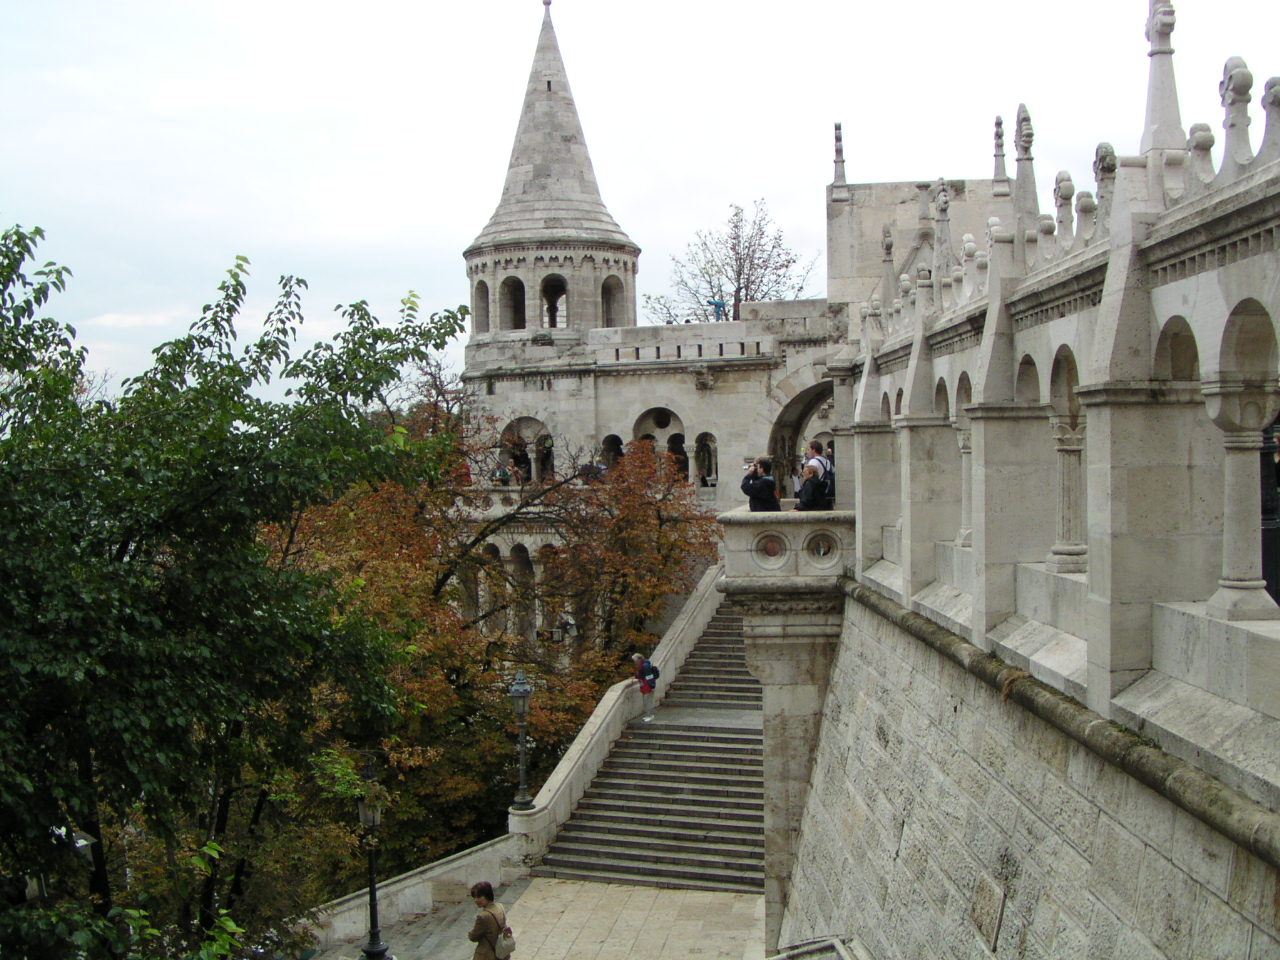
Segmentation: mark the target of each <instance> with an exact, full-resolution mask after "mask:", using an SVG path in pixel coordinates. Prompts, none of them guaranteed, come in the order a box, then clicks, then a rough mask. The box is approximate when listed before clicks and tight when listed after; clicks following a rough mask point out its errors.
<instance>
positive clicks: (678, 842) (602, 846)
mask: <svg viewBox="0 0 1280 960" xmlns="http://www.w3.org/2000/svg"><path fill="white" fill-rule="evenodd" d="M580 848H592V849H596V850H614V851H626V853H625V854H623V855H621V856H619V859H627V858H630V857H635V858H636V859H643V858H645V857H646V856H647V855H648V854H654V855H663V854H687V853H689V851H690V850H692V849H697V850H700V851H702V852H703V853H704V854H706V856H708V857H710V858H711V859H713V860H717V859H718V860H743V861H746V862H748V863H760V862H761V861H762V860H763V859H764V845H763V844H760V845H754V844H750V843H740V842H738V841H736V840H734V839H732V838H723V837H718V838H715V839H712V838H711V837H704V838H703V839H702V840H701V841H699V842H698V845H697V847H696V848H694V847H692V846H691V845H690V844H689V843H688V841H687V840H685V839H683V838H681V837H677V836H673V837H655V836H649V835H644V836H640V835H637V834H629V833H616V832H615V833H610V832H607V831H596V830H591V829H588V828H584V827H575V828H571V829H570V828H566V829H565V830H564V831H563V832H562V833H561V834H560V836H559V837H557V838H556V852H557V853H568V852H569V851H570V849H580Z"/></svg>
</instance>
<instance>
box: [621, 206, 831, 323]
mask: <svg viewBox="0 0 1280 960" xmlns="http://www.w3.org/2000/svg"><path fill="white" fill-rule="evenodd" d="M816 259H817V258H816V257H815V258H814V259H813V260H810V261H809V262H808V263H802V262H801V260H800V257H799V255H798V254H797V253H795V251H793V250H792V249H791V248H790V247H788V246H787V244H786V241H785V240H784V239H783V237H782V231H781V230H780V229H778V227H777V226H776V225H775V224H774V222H773V218H772V217H771V216H769V210H768V208H767V207H766V206H765V203H764V201H763V200H757V201H756V202H755V204H754V206H753V207H752V209H751V214H750V215H749V216H748V215H747V213H746V211H744V210H743V209H742V207H740V206H738V205H737V204H736V203H735V204H733V205H731V207H730V213H729V219H728V221H727V222H726V223H725V225H724V229H723V230H718V231H707V230H699V231H698V232H697V233H695V234H694V240H693V242H692V243H690V244H689V245H688V246H687V247H686V248H685V252H684V256H683V257H674V256H673V257H672V258H671V289H672V291H673V292H672V293H671V294H670V295H661V296H655V295H653V294H648V293H646V294H645V295H644V302H645V308H646V310H647V311H648V313H649V316H650V317H651V318H652V319H653V320H654V321H655V322H657V323H682V322H684V321H686V320H694V321H697V322H701V323H705V322H707V321H711V320H740V319H741V316H740V313H741V307H742V304H744V303H753V302H756V301H761V300H793V299H795V298H797V297H799V296H800V294H801V293H802V292H803V291H804V285H805V284H806V283H807V282H808V280H809V273H810V272H811V271H812V270H813V265H814V263H815V262H816ZM716 304H719V307H718V308H717V306H716Z"/></svg>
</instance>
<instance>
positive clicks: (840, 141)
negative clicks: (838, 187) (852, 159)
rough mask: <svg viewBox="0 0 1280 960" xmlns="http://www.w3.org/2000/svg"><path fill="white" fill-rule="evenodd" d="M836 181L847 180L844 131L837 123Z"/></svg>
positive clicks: (842, 181)
mask: <svg viewBox="0 0 1280 960" xmlns="http://www.w3.org/2000/svg"><path fill="white" fill-rule="evenodd" d="M835 176H836V179H835V182H836V183H844V182H845V179H844V177H845V173H844V133H843V132H842V131H841V128H840V124H838V123H837V124H836V174H835Z"/></svg>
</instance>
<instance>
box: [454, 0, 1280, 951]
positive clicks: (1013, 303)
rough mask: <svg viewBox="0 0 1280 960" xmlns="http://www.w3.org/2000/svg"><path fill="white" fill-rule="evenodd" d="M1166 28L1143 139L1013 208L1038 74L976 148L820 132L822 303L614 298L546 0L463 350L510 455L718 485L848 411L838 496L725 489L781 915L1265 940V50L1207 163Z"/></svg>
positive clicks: (470, 260)
mask: <svg viewBox="0 0 1280 960" xmlns="http://www.w3.org/2000/svg"><path fill="white" fill-rule="evenodd" d="M1173 28H1174V12H1173V9H1172V7H1171V5H1170V4H1169V3H1167V2H1165V0H1151V5H1150V16H1149V19H1148V23H1147V37H1148V39H1149V41H1150V60H1149V64H1150V78H1149V93H1148V99H1147V111H1146V117H1145V121H1144V123H1143V124H1142V126H1141V128H1140V129H1138V128H1137V127H1135V145H1136V147H1137V149H1136V152H1133V153H1123V152H1121V153H1117V151H1116V150H1114V149H1113V148H1112V147H1111V146H1109V145H1107V144H1100V145H1099V146H1098V148H1097V154H1096V162H1095V164H1094V169H1093V170H1092V171H1091V172H1090V173H1091V178H1092V179H1093V181H1094V183H1093V184H1092V185H1091V186H1092V189H1091V190H1089V191H1084V190H1078V189H1077V188H1076V184H1075V183H1073V181H1072V179H1071V178H1070V177H1069V176H1067V175H1065V174H1058V175H1057V176H1056V177H1055V180H1054V184H1055V186H1054V208H1053V209H1052V210H1049V211H1043V212H1042V211H1041V209H1040V206H1039V199H1038V194H1037V190H1036V171H1035V164H1034V159H1033V154H1032V151H1033V145H1034V135H1033V131H1032V127H1031V120H1030V116H1029V113H1028V111H1027V110H1026V109H1025V108H1020V109H1019V111H1018V115H1017V117H1016V118H1015V121H1014V123H1013V124H1012V130H1011V132H1012V140H1013V149H1012V153H1013V173H1012V175H1010V174H1009V173H1008V172H1007V167H1006V159H1005V152H1004V145H1003V144H1004V141H1003V130H1002V127H1001V126H1000V125H999V124H998V125H997V129H996V149H995V165H994V169H993V175H992V177H991V178H990V179H968V180H947V181H942V182H938V183H935V184H916V183H914V182H907V183H896V184H863V185H859V184H850V183H847V182H846V176H845V162H844V159H843V157H842V155H841V152H840V147H839V135H838V133H837V151H836V169H835V177H834V182H833V183H832V184H831V185H830V187H829V188H828V223H829V225H830V232H829V253H828V264H829V276H828V298H827V299H826V300H817V301H803V302H800V303H796V304H791V305H788V304H764V305H755V306H753V307H749V308H748V310H747V311H746V313H747V314H748V315H749V316H750V315H751V314H752V311H753V310H754V312H755V314H756V315H757V316H758V319H748V320H745V321H742V322H739V323H720V324H702V325H691V326H687V327H670V326H662V327H651V328H639V327H637V326H636V315H635V272H636V268H637V261H638V255H639V250H638V248H637V246H636V245H635V244H634V243H632V241H631V240H630V239H628V238H627V236H626V235H625V234H624V233H623V232H622V231H621V229H619V228H618V227H617V225H616V224H615V223H614V222H613V221H612V219H611V218H610V217H609V216H608V214H607V211H606V210H605V208H604V206H603V204H602V203H601V201H600V199H599V195H598V191H597V189H596V186H595V179H594V175H593V173H592V170H591V166H590V161H589V159H588V157H587V153H586V148H585V145H584V143H583V140H582V133H581V130H580V127H579V125H578V122H577V118H576V113H575V111H574V108H573V102H572V98H571V96H570V94H569V90H568V84H567V81H566V80H565V77H564V70H563V65H562V64H561V62H560V58H559V54H558V51H557V50H556V46H555V38H554V33H553V31H552V27H551V23H550V18H549V14H548V16H547V19H546V20H545V21H544V24H543V28H542V36H541V38H540V40H539V46H538V54H537V57H536V59H535V63H534V69H533V73H532V75H531V78H530V84H529V88H528V91H527V92H526V101H525V110H524V114H523V115H522V120H521V126H520V130H519V132H518V133H517V138H516V145H515V149H514V150H513V154H512V163H511V170H510V172H509V174H508V180H507V186H506V189H505V191H504V193H503V198H502V201H501V203H500V204H499V207H498V209H497V211H496V212H495V214H494V217H493V220H492V221H491V222H490V224H489V226H487V227H486V228H485V230H484V231H483V232H482V233H481V234H480V236H479V237H478V238H477V240H476V242H475V243H474V244H473V245H472V246H471V248H469V250H468V251H467V267H468V273H469V276H470V278H471V284H472V293H473V309H474V312H475V321H474V325H473V330H472V334H471V339H470V343H469V345H468V348H467V366H466V373H465V377H466V379H467V381H468V382H469V383H471V384H472V385H473V386H474V387H475V388H476V389H477V392H478V393H479V394H480V395H481V396H482V398H483V400H484V402H485V404H486V405H487V407H488V409H489V410H491V411H492V412H494V413H495V414H496V415H497V416H499V417H500V419H502V420H503V422H506V423H509V424H510V425H511V429H512V430H513V431H516V432H518V433H520V435H521V436H522V438H523V439H524V441H525V442H527V443H529V444H531V445H533V446H534V447H535V449H536V447H537V444H538V443H539V442H540V441H539V439H538V438H539V437H542V436H553V437H555V443H556V444H557V445H559V444H561V443H569V444H574V443H576V444H579V445H581V446H582V447H583V448H585V449H589V450H592V451H595V450H604V451H608V450H610V449H616V445H617V443H619V442H622V441H627V440H630V439H632V438H634V437H638V436H642V435H645V434H650V435H652V436H653V437H654V438H655V439H656V440H657V441H658V443H659V444H660V445H667V446H669V447H670V448H672V449H676V448H678V447H680V446H683V448H684V449H685V450H686V451H687V453H688V454H689V456H690V458H691V460H692V462H693V464H694V466H693V468H692V470H691V475H692V478H693V479H694V480H695V482H700V481H701V480H702V478H704V477H705V478H706V480H707V483H708V486H706V487H705V488H704V489H705V490H706V491H707V497H708V499H709V500H711V501H712V502H714V503H715V504H716V505H717V506H718V507H719V508H721V509H723V510H726V511H730V508H736V507H737V506H738V504H739V503H740V502H741V498H740V494H739V493H738V489H737V482H736V481H737V476H738V475H739V474H740V465H741V463H742V462H743V461H744V460H745V459H747V458H749V457H751V456H753V455H755V454H756V453H758V452H760V451H761V450H762V449H768V450H769V451H770V452H773V453H774V454H775V455H779V454H780V455H783V456H786V455H789V454H790V453H791V452H794V451H795V450H796V449H797V448H798V444H799V442H800V441H801V440H802V439H803V438H804V437H806V436H809V435H815V434H830V435H832V436H834V437H835V442H836V448H837V451H838V475H839V478H840V479H839V485H838V505H839V507H840V508H841V509H840V510H838V511H836V512H834V513H831V514H825V515H823V514H800V515H796V514H780V515H777V514H775V515H760V514H756V515H751V514H746V513H744V512H741V511H740V510H733V511H731V512H726V513H725V515H724V517H723V521H724V524H725V529H726V537H727V541H726V570H727V574H726V577H725V579H724V581H723V582H722V585H721V586H722V589H723V590H724V592H725V593H726V594H727V595H728V596H729V597H731V598H732V599H733V600H734V601H735V603H737V604H738V605H739V606H740V608H741V609H742V611H743V613H744V616H745V617H746V622H747V636H748V653H749V658H750V660H751V662H752V666H753V671H754V672H755V673H756V674H757V676H758V677H759V678H760V679H761V681H762V683H763V684H764V685H765V736H766V781H767V791H768V793H767V802H766V828H767V839H766V873H767V884H768V885H767V897H768V906H769V915H768V935H769V941H770V943H769V946H770V947H774V946H778V945H779V944H787V943H798V942H801V941H804V940H806V939H809V938H814V937H820V936H828V935H832V934H840V933H844V932H856V933H858V934H859V935H860V936H861V937H862V938H863V939H864V940H865V941H867V943H868V945H869V946H870V947H871V948H872V952H873V953H874V955H875V956H877V957H881V958H890V957H894V958H916V957H923V956H930V957H932V956H946V957H979V956H982V957H986V956H997V957H998V956H1002V955H1011V956H1027V957H1074V956H1086V955H1088V956H1099V957H1124V958H1147V957H1152V958H1155V957H1162V958H1163V957H1169V958H1172V957H1188V958H1201V957H1218V956H1221V957H1239V958H1250V960H1256V958H1263V957H1278V956H1280V877H1278V874H1277V868H1280V813H1278V811H1280V748H1277V744H1278V743H1280V606H1277V604H1276V602H1275V601H1274V600H1273V599H1272V598H1271V596H1270V594H1269V593H1268V591H1267V589H1266V587H1267V577H1266V576H1265V575H1264V570H1263V561H1262V549H1261V542H1262V536H1263V534H1262V529H1263V527H1264V515H1263V510H1264V509H1267V510H1269V511H1270V513H1271V516H1269V517H1267V518H1266V519H1265V523H1266V524H1271V526H1273V527H1274V526H1275V524H1274V523H1273V522H1272V521H1274V520H1275V517H1274V513H1275V509H1276V503H1275V500H1276V498H1275V483H1274V476H1273V475H1272V474H1271V471H1272V470H1273V467H1272V462H1271V455H1270V450H1269V449H1268V451H1267V452H1266V453H1265V454H1264V453H1263V452H1262V451H1263V443H1264V436H1267V435H1269V430H1270V428H1271V425H1272V423H1273V421H1274V419H1275V417H1276V414H1277V412H1278V411H1280V349H1278V347H1277V343H1278V339H1280V332H1278V328H1277V319H1280V78H1273V79H1270V80H1268V81H1266V82H1265V84H1263V85H1262V87H1263V89H1262V92H1261V95H1260V96H1259V98H1258V107H1259V108H1260V112H1261V113H1262V114H1263V115H1264V116H1265V129H1264V131H1263V132H1262V134H1261V137H1260V139H1259V138H1257V137H1255V138H1253V140H1252V141H1251V137H1250V128H1249V104H1250V101H1251V91H1252V89H1253V77H1252V74H1251V73H1250V72H1249V70H1248V68H1247V67H1246V65H1245V64H1244V63H1243V62H1242V61H1240V60H1239V59H1238V58H1232V59H1229V60H1227V62H1226V66H1225V68H1224V72H1223V78H1222V83H1221V87H1220V93H1221V96H1222V104H1223V111H1224V120H1223V131H1224V133H1223V137H1224V143H1223V160H1222V162H1221V163H1220V164H1219V165H1217V166H1216V167H1215V165H1214V162H1213V160H1212V157H1211V154H1210V148H1211V146H1212V145H1213V141H1214V135H1213V133H1212V132H1211V129H1210V127H1209V126H1208V125H1206V124H1202V123H1197V124H1194V125H1192V126H1191V127H1190V129H1189V130H1188V129H1186V128H1184V126H1183V122H1182V118H1181V116H1180V110H1179V104H1178V101H1177V98H1176V93H1175V85H1174V82H1173V50H1172V46H1171V35H1172V32H1173ZM1122 146H1123V145H1122ZM544 442H545V441H544ZM701 451H711V453H710V455H707V454H705V453H702V452H701ZM721 476H724V477H725V482H724V483H719V484H717V485H716V486H711V485H710V483H711V481H713V480H718V479H719V478H720V477H721ZM1260 480H1261V482H1260ZM1268 490H1269V493H1267V491H1268ZM833 549H834V551H835V552H834V553H833ZM1271 573H1272V576H1271V579H1272V586H1273V588H1274V587H1275V586H1276V582H1277V580H1280V572H1276V571H1273V572H1271Z"/></svg>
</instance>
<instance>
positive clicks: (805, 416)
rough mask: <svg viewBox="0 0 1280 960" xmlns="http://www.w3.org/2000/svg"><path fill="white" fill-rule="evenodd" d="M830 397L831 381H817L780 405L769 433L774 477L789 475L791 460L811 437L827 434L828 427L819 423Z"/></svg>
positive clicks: (822, 422)
mask: <svg viewBox="0 0 1280 960" xmlns="http://www.w3.org/2000/svg"><path fill="white" fill-rule="evenodd" d="M832 396H833V390H832V385H831V381H830V380H819V381H818V382H817V383H815V384H813V385H812V386H810V387H806V388H805V389H804V390H801V391H800V392H799V393H797V394H796V395H795V396H793V397H792V398H791V399H790V400H788V401H787V403H786V404H785V405H784V406H783V408H782V410H781V411H780V412H779V413H778V415H777V417H775V418H774V421H773V429H772V430H770V432H769V448H768V449H769V456H770V457H772V458H773V463H774V467H773V474H774V476H776V477H779V478H783V477H789V476H790V475H791V468H792V466H794V464H793V461H794V460H795V459H796V457H797V455H798V454H799V452H800V450H801V449H802V448H803V447H804V444H805V441H806V440H807V439H809V436H810V435H817V434H819V433H823V434H826V433H830V432H831V424H830V423H828V422H825V421H821V422H820V421H819V417H820V415H821V412H822V411H823V409H824V408H827V409H829V406H828V405H829V404H830V403H831V400H832Z"/></svg>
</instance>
